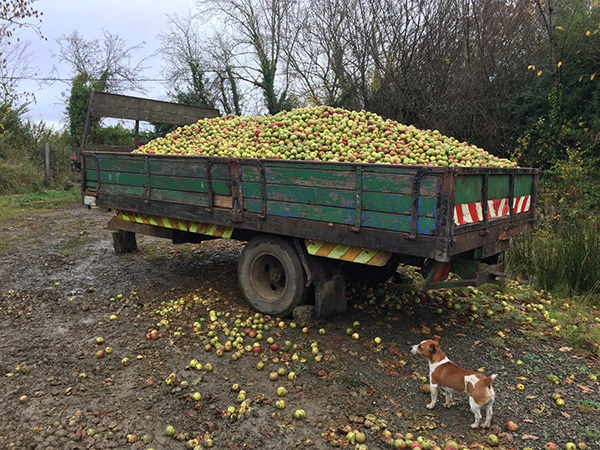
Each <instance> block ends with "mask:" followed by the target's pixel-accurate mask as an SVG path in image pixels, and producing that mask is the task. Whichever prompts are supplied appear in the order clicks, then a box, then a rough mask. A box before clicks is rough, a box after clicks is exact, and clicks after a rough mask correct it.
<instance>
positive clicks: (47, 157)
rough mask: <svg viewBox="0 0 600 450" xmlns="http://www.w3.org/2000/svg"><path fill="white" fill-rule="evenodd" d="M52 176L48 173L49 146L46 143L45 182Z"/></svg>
mask: <svg viewBox="0 0 600 450" xmlns="http://www.w3.org/2000/svg"><path fill="white" fill-rule="evenodd" d="M51 178H52V174H51V172H50V144H48V142H46V180H50V179H51Z"/></svg>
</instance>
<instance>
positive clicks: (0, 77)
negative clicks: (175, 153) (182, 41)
mask: <svg viewBox="0 0 600 450" xmlns="http://www.w3.org/2000/svg"><path fill="white" fill-rule="evenodd" d="M0 80H9V81H15V80H18V81H24V80H27V81H73V78H51V77H8V76H2V75H0ZM134 81H141V82H160V83H164V82H167V81H170V79H168V78H143V79H137V80H134Z"/></svg>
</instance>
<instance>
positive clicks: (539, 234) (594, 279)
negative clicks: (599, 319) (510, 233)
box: [507, 149, 600, 295]
mask: <svg viewBox="0 0 600 450" xmlns="http://www.w3.org/2000/svg"><path fill="white" fill-rule="evenodd" d="M599 167H600V155H598V154H596V156H592V155H590V154H584V153H583V152H579V151H573V150H571V149H569V150H568V155H567V157H566V160H564V161H561V162H557V163H556V164H555V165H554V166H553V167H552V168H550V169H549V170H548V171H546V172H545V173H544V175H543V177H542V179H541V181H540V186H539V194H538V195H539V198H538V202H537V210H538V218H537V224H536V231H535V232H534V233H533V234H530V235H525V236H520V237H517V238H516V239H514V240H512V241H511V248H510V251H509V252H508V254H507V262H508V265H509V267H510V271H511V272H512V273H513V274H518V275H522V276H525V277H528V278H531V279H533V280H534V281H535V283H536V284H538V285H539V286H540V287H542V288H544V289H548V290H552V291H557V292H560V293H566V294H575V295H584V294H590V293H593V292H596V291H597V290H598V289H600V284H599V282H600V238H599V237H600V210H599V208H598V205H600V184H599V183H598V181H597V173H598V169H599Z"/></svg>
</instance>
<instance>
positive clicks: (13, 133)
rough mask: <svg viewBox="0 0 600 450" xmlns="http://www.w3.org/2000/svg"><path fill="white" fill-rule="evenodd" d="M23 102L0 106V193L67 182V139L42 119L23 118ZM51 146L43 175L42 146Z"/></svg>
mask: <svg viewBox="0 0 600 450" xmlns="http://www.w3.org/2000/svg"><path fill="white" fill-rule="evenodd" d="M26 111H27V109H26V107H25V106H21V107H18V108H13V107H12V106H11V105H2V106H0V129H1V130H2V132H1V133H0V167H1V169H0V195H4V194H9V193H26V192H37V191H39V190H40V189H41V188H42V187H53V186H65V185H68V184H69V183H70V182H71V181H70V180H71V177H72V176H73V174H72V172H71V163H70V161H69V156H70V144H69V142H70V140H69V136H68V134H67V133H65V132H56V131H54V130H52V129H51V128H48V126H47V125H45V124H44V123H39V124H34V123H32V122H24V121H23V120H22V116H23V115H24V113H25V112H26ZM46 144H48V146H49V149H50V170H51V171H50V178H48V179H44V176H43V175H44V173H45V168H46V152H45V147H46Z"/></svg>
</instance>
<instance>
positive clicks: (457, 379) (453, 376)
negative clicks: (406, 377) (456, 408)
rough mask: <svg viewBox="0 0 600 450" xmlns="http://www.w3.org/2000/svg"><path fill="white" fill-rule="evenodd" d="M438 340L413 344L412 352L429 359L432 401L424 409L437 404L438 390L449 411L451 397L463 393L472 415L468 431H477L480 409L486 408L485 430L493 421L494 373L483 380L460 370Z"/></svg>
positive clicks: (469, 372)
mask: <svg viewBox="0 0 600 450" xmlns="http://www.w3.org/2000/svg"><path fill="white" fill-rule="evenodd" d="M439 341H440V337H439V336H434V337H433V339H429V340H425V341H423V342H421V343H420V344H417V345H413V346H412V348H411V353H412V354H413V355H421V356H424V357H425V358H427V359H428V360H429V386H430V388H431V402H430V403H429V404H428V405H427V409H432V408H433V407H434V406H435V403H436V401H437V394H438V387H439V388H440V389H442V390H443V391H444V392H445V393H446V403H445V404H444V406H445V407H446V408H449V407H450V406H451V404H452V394H453V393H458V392H466V393H467V394H468V395H469V405H470V406H471V411H473V414H475V422H473V423H472V424H471V428H478V427H479V423H480V422H481V408H483V407H485V411H486V414H485V422H483V425H482V427H483V428H488V427H489V426H490V422H491V421H492V405H493V403H494V398H495V396H496V393H495V392H494V388H493V386H492V382H493V381H494V380H495V379H496V374H493V375H492V376H489V377H486V376H484V375H481V374H478V373H475V372H472V371H470V370H466V369H462V368H460V367H458V366H457V365H456V364H454V363H453V362H451V361H450V360H449V359H448V357H447V356H446V355H445V354H444V352H443V351H442V349H441V348H440V345H439Z"/></svg>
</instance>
